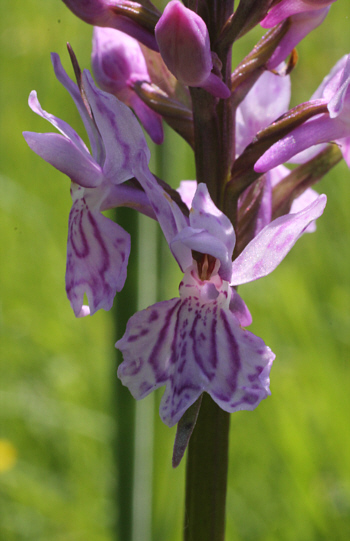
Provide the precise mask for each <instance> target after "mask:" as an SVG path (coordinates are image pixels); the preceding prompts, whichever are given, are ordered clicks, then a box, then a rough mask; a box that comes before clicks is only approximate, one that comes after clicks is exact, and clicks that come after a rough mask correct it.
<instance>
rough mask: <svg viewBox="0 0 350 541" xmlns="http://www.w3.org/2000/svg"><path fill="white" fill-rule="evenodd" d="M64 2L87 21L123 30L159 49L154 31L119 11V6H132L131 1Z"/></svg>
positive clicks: (150, 46) (79, 0) (74, 0)
mask: <svg viewBox="0 0 350 541" xmlns="http://www.w3.org/2000/svg"><path fill="white" fill-rule="evenodd" d="M63 2H64V3H65V4H66V6H67V7H68V8H69V9H70V10H71V11H72V12H73V13H74V15H76V16H77V17H79V18H80V19H82V20H83V21H85V22H86V23H88V24H92V25H94V26H102V27H108V28H115V29H116V30H121V31H122V32H125V34H128V35H129V36H132V37H133V38H135V39H137V40H139V41H140V42H141V43H143V44H144V45H146V47H149V48H150V49H153V50H154V51H158V46H157V42H156V40H155V37H154V34H153V32H151V31H150V30H148V29H147V28H146V27H144V26H142V25H141V24H138V23H137V22H135V21H133V20H132V19H130V18H128V17H126V16H125V15H121V14H120V12H118V7H119V8H120V7H123V6H124V5H125V8H126V10H127V8H128V7H129V8H130V2H124V1H123V0H121V1H120V0H119V1H118V0H63ZM133 3H134V2H133ZM135 4H136V3H135Z"/></svg>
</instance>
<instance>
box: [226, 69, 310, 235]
mask: <svg viewBox="0 0 350 541" xmlns="http://www.w3.org/2000/svg"><path fill="white" fill-rule="evenodd" d="M290 97H291V82H290V77H289V75H286V76H280V75H275V74H274V73H271V72H269V71H266V72H264V73H263V74H262V75H261V76H260V78H259V79H258V80H257V82H256V83H255V85H254V86H253V87H252V89H251V90H250V92H248V94H247V96H246V97H245V98H244V100H243V101H242V103H241V104H240V105H239V107H238V108H237V111H236V157H238V156H239V155H240V154H241V153H242V152H243V150H244V149H245V148H246V147H247V146H248V145H249V144H250V143H251V142H252V141H253V139H254V137H255V136H256V134H257V133H258V132H259V131H260V130H263V129H265V128H267V127H268V126H269V125H270V124H271V123H272V122H274V121H275V120H277V118H279V117H280V116H282V115H283V114H284V113H286V112H287V111H288V107H289V102H290ZM307 159H309V156H308V155H305V156H302V157H301V159H300V161H301V163H303V162H304V161H307ZM289 173H290V170H289V169H288V168H287V167H285V166H283V165H279V166H278V167H276V168H274V169H271V170H269V171H267V172H266V176H265V187H264V194H263V197H262V201H261V204H260V208H259V212H258V216H257V220H256V226H255V231H254V236H256V235H257V234H258V233H259V231H261V229H262V228H263V227H265V225H267V224H268V223H270V222H271V218H272V189H273V188H274V187H275V186H276V185H277V184H278V183H279V182H280V181H281V180H282V179H283V178H284V177H286V176H287V175H288V174H289ZM317 197H318V193H317V192H315V191H314V190H312V188H309V189H307V190H305V192H304V193H302V194H301V195H300V196H299V197H297V198H296V199H295V200H294V201H293V203H292V206H291V209H290V212H291V213H295V212H297V211H300V210H302V209H303V208H305V207H307V206H308V205H309V204H310V203H311V202H312V201H314V200H315V199H316V198H317ZM243 198H244V194H243ZM315 228H316V226H315V224H314V223H313V224H310V226H309V227H308V228H307V229H306V232H308V233H310V232H313V231H315Z"/></svg>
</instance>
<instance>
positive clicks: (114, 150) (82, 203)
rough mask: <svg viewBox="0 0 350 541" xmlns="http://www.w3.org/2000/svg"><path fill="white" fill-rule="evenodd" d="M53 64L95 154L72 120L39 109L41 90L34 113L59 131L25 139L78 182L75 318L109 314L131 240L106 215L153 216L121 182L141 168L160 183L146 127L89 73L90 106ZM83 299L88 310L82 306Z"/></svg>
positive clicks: (73, 231) (71, 242)
mask: <svg viewBox="0 0 350 541" xmlns="http://www.w3.org/2000/svg"><path fill="white" fill-rule="evenodd" d="M52 62H53V66H54V70H55V74H56V76H57V78H58V80H59V81H60V82H61V83H62V85H63V86H64V87H65V88H66V89H67V90H68V92H69V93H70V95H71V97H72V98H73V100H74V102H75V104H76V105H77V108H78V110H79V112H80V115H81V117H82V120H83V122H84V125H85V128H86V130H87V133H88V136H89V140H90V144H91V149H92V155H91V154H90V152H89V150H88V148H87V147H86V145H85V143H84V142H83V140H82V139H81V138H80V137H79V135H78V134H77V133H76V132H75V131H74V130H73V129H72V128H71V127H70V126H69V125H68V124H67V123H66V122H64V121H63V120H60V119H58V118H56V117H55V116H53V115H51V114H49V113H47V112H46V111H44V110H43V109H42V108H41V106H40V103H39V101H38V99H37V97H36V92H32V93H31V94H30V97H29V105H30V107H31V108H32V110H33V111H34V112H35V113H37V114H38V115H40V116H41V117H43V118H45V119H46V120H48V121H49V122H50V123H51V124H52V125H53V126H55V127H56V128H57V129H58V130H59V131H60V132H61V133H60V134H55V133H33V132H24V134H23V135H24V137H25V139H26V141H27V143H28V145H29V146H30V148H31V149H32V150H34V152H36V153H37V154H38V155H39V156H41V157H42V158H43V159H44V160H46V161H47V162H49V163H50V164H51V165H53V166H54V167H56V168H57V169H58V170H59V171H62V172H63V173H65V174H66V175H68V177H69V178H70V179H71V180H72V187H71V195H72V199H73V206H72V210H71V212H70V216H69V227H68V244H67V268H66V291H67V296H68V298H69V300H70V302H71V305H72V308H73V310H74V313H75V315H76V316H83V315H87V314H88V313H91V314H93V313H94V312H96V311H97V310H99V309H100V308H103V309H105V310H109V309H110V308H111V306H112V304H113V299H114V296H115V293H116V291H120V290H121V289H122V288H123V285H124V282H125V279H126V271H127V263H128V257H129V253H130V237H129V234H128V233H127V232H126V231H124V230H123V229H122V228H121V227H120V226H119V225H118V224H116V223H114V222H112V221H111V220H109V219H108V218H106V217H105V216H104V215H103V214H102V213H101V211H103V210H106V209H110V208H114V207H116V206H129V207H132V208H137V210H139V211H141V212H144V213H145V214H147V215H149V216H152V217H155V215H154V212H153V210H152V207H151V205H150V202H149V200H148V199H147V197H146V195H145V193H144V192H143V191H142V190H140V189H137V188H136V187H135V188H134V187H133V186H126V185H123V184H122V183H123V182H124V181H126V180H128V179H130V178H133V177H134V176H135V167H134V166H135V164H136V163H137V164H138V165H137V168H138V170H140V169H142V168H143V169H144V172H143V175H144V176H146V177H147V179H148V180H147V182H148V183H149V184H151V182H152V181H153V183H154V184H155V185H157V183H156V182H155V180H154V178H153V176H152V175H151V173H150V172H149V170H148V166H147V162H148V160H149V157H150V153H149V149H148V147H147V143H146V141H145V138H144V135H143V133H142V129H141V127H140V125H139V123H138V122H137V120H136V118H135V116H134V115H133V113H132V112H131V111H130V109H129V108H128V107H126V106H125V105H124V104H122V103H121V102H120V101H118V100H117V99H116V98H115V97H114V96H111V95H110V94H107V93H105V92H102V91H101V90H99V89H97V88H96V86H95V84H94V83H93V81H92V78H91V76H90V74H89V73H88V72H85V73H84V74H83V85H84V92H85V94H86V98H87V101H88V106H86V105H85V104H84V102H83V99H82V97H81V94H80V92H79V89H78V87H77V85H76V84H75V83H73V81H72V80H71V79H70V78H69V77H68V75H67V74H66V72H65V71H64V69H63V67H62V65H61V63H60V60H59V57H58V55H57V54H53V55H52ZM88 108H91V112H92V115H91V116H90V114H89V111H88ZM92 118H93V119H94V120H92ZM140 164H142V166H141V165H140ZM157 186H158V185H157ZM149 191H150V188H149ZM85 293H86V295H87V298H88V301H89V308H88V307H86V306H84V305H83V298H84V294H85Z"/></svg>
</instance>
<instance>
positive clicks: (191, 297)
mask: <svg viewBox="0 0 350 541" xmlns="http://www.w3.org/2000/svg"><path fill="white" fill-rule="evenodd" d="M232 295H237V296H238V294H237V293H236V292H235V291H234V290H231V288H230V287H229V286H228V283H227V282H224V281H223V280H221V279H220V278H219V277H217V279H216V283H214V282H213V281H211V282H202V281H201V280H200V279H199V278H198V275H197V271H196V269H195V267H190V268H189V269H188V270H187V271H186V273H185V276H184V278H183V280H182V282H181V284H180V298H179V299H172V300H170V301H164V302H160V303H157V304H155V305H153V306H151V307H150V308H147V309H146V310H143V311H142V312H138V313H137V314H135V315H134V316H133V317H132V318H131V319H130V320H129V322H128V325H127V329H126V333H125V335H124V336H123V338H122V339H121V340H119V341H118V342H117V343H116V347H117V348H118V349H120V350H121V352H122V353H123V357H124V362H123V363H122V364H121V365H120V366H119V368H118V377H119V378H120V379H121V380H122V383H123V384H124V385H126V386H127V387H128V388H129V390H130V392H131V394H132V395H133V396H134V398H136V399H142V398H144V397H145V396H147V395H148V394H149V393H150V392H151V391H153V390H155V389H157V388H158V387H161V386H163V385H166V389H165V392H164V395H163V397H162V400H161V404H160V416H161V418H162V420H163V422H164V423H165V424H167V425H168V426H173V425H174V424H176V423H177V422H178V421H179V420H180V418H181V417H182V415H183V414H184V412H185V411H186V409H188V408H189V407H190V406H191V405H192V404H193V403H194V402H195V401H196V400H197V398H199V396H200V395H201V394H202V393H203V392H208V393H209V394H210V396H211V397H212V398H213V400H214V401H215V402H216V403H217V404H218V405H219V406H220V407H221V408H222V409H224V410H225V411H229V412H234V411H238V410H241V409H248V410H251V409H254V408H255V407H256V406H257V405H258V404H259V402H260V401H261V400H262V399H264V398H266V397H267V396H268V395H269V394H270V390H269V373H270V369H271V366H272V362H273V360H274V357H275V356H274V354H273V353H272V352H271V350H270V348H268V347H267V346H266V345H265V344H264V342H263V340H261V338H258V337H256V336H254V335H253V334H252V333H250V332H249V331H246V330H244V329H242V327H240V324H239V320H238V319H237V317H236V315H235V313H234V312H233V311H231V310H230V308H229V305H230V301H231V296H232ZM241 302H243V301H241Z"/></svg>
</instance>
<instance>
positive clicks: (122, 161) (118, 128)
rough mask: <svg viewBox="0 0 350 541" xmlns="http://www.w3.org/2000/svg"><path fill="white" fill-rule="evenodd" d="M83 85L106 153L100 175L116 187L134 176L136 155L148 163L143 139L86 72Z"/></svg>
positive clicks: (133, 120) (135, 125)
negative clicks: (103, 175)
mask: <svg viewBox="0 0 350 541" xmlns="http://www.w3.org/2000/svg"><path fill="white" fill-rule="evenodd" d="M83 81H84V85H85V91H86V94H87V98H88V100H89V104H90V106H91V109H92V111H93V115H94V119H95V121H96V124H97V127H98V129H99V131H100V134H101V137H102V140H103V143H104V147H105V151H106V159H105V162H104V164H103V172H104V174H105V176H106V177H107V178H108V179H109V180H110V181H112V182H113V183H115V184H120V183H121V182H124V181H125V180H127V179H129V178H132V177H133V176H134V170H135V164H136V162H137V159H138V154H139V153H140V151H142V152H143V153H144V154H145V156H147V161H148V160H149V158H150V151H149V149H148V146H147V143H146V139H145V137H144V135H143V132H142V129H141V126H140V124H139V123H138V121H137V119H136V117H135V115H134V114H133V113H132V111H131V110H130V109H129V107H127V106H126V105H124V103H122V102H121V101H119V100H118V99H117V98H116V97H115V96H112V95H111V94H108V93H107V92H103V91H102V90H99V89H98V88H97V87H96V85H95V84H94V82H93V80H92V77H91V75H90V73H89V72H88V71H87V70H85V71H84V74H83Z"/></svg>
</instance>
